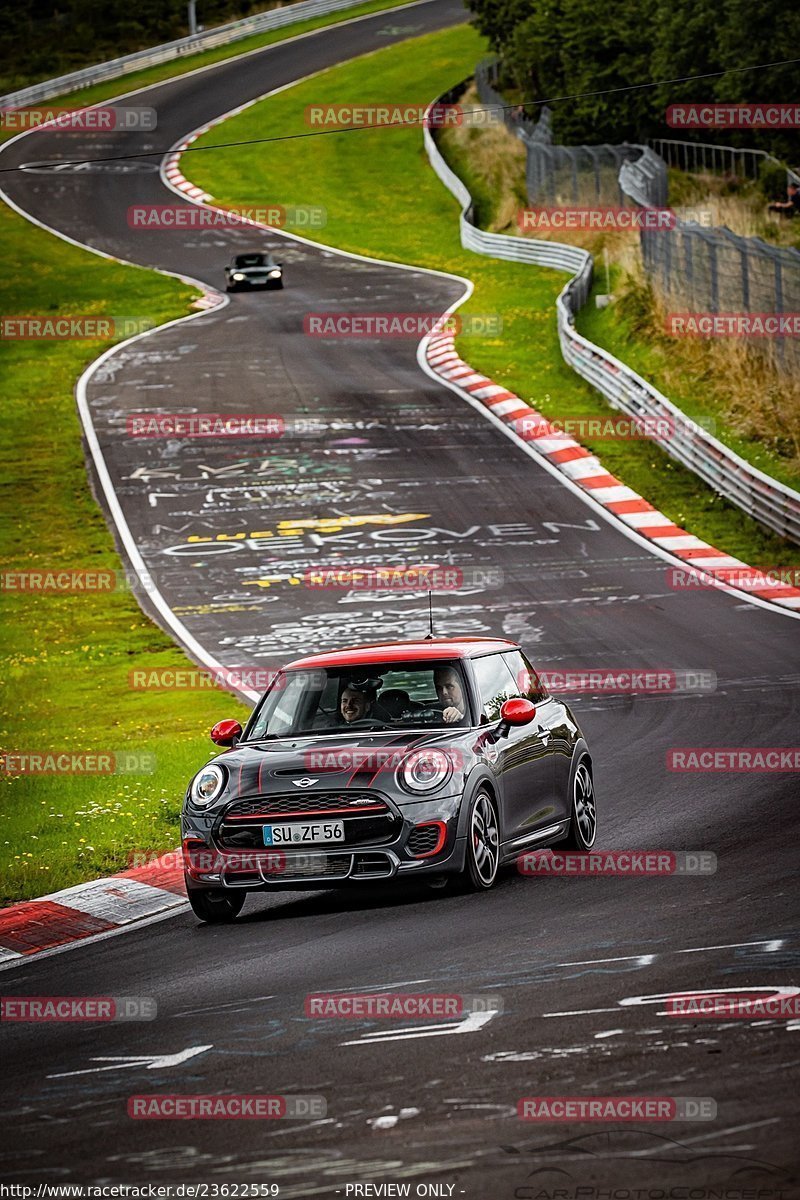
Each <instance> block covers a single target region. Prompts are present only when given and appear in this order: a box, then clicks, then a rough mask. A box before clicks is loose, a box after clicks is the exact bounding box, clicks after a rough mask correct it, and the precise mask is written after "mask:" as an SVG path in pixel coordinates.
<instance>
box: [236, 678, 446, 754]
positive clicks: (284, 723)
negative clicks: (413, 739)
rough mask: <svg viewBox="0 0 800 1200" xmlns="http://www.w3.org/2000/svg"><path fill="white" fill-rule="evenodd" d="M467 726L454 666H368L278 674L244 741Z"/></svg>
mask: <svg viewBox="0 0 800 1200" xmlns="http://www.w3.org/2000/svg"><path fill="white" fill-rule="evenodd" d="M467 724H469V709H468V703H467V688H466V683H465V681H464V676H463V673H462V670H461V666H460V664H459V663H458V662H454V661H451V660H444V659H443V660H442V661H441V662H440V661H435V662H421V663H415V662H409V663H397V662H394V663H374V664H372V663H370V664H367V665H363V666H359V665H354V666H347V667H339V666H337V667H317V668H306V669H298V670H290V671H284V672H281V673H280V674H279V675H278V676H277V678H276V680H275V682H274V683H273V685H272V687H271V688H270V690H269V692H268V693H267V695H266V696H265V697H264V700H263V703H262V704H261V705H260V707H259V708H258V710H257V712H256V714H255V716H254V718H253V721H252V726H251V728H249V729H248V731H247V740H248V741H258V740H260V739H263V738H271V737H294V736H298V735H308V734H315V733H325V732H328V733H347V731H348V730H351V731H353V732H356V731H358V730H362V731H367V732H368V731H370V730H381V729H389V730H391V729H418V728H420V727H428V726H431V727H433V728H437V727H440V728H448V727H452V726H453V725H467Z"/></svg>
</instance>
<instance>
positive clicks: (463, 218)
mask: <svg viewBox="0 0 800 1200" xmlns="http://www.w3.org/2000/svg"><path fill="white" fill-rule="evenodd" d="M463 86H464V85H463V84H460V85H459V86H458V87H456V88H453V89H452V91H450V92H447V93H445V95H443V96H441V97H440V98H439V100H438V101H435V102H434V103H442V104H446V103H450V102H452V101H454V100H455V99H456V97H457V96H459V95H460V94H461V92H462V90H463ZM423 136H424V140H425V151H426V153H427V155H428V159H429V161H430V164H431V166H432V167H433V169H434V171H435V172H436V174H437V175H438V177H439V179H440V180H441V181H442V183H443V184H444V185H445V187H446V188H447V189H448V190H449V191H450V192H452V193H453V195H454V196H455V198H456V199H457V200H458V202H459V204H460V205H461V214H460V217H459V224H460V231H461V244H462V246H464V247H465V248H466V249H467V250H472V251H473V252H474V253H475V254H485V255H488V256H489V257H491V258H502V259H507V260H510V261H511V262H530V263H535V264H536V265H537V266H540V267H554V268H555V269H556V270H560V271H569V272H570V273H571V274H572V279H570V281H569V283H568V284H567V285H566V287H565V288H564V289H563V290H562V291H561V292H560V293H559V296H558V299H557V300H556V316H557V321H558V336H559V342H560V344H561V353H562V354H563V356H564V358H565V360H566V361H567V362H568V363H569V364H570V366H571V367H572V368H573V369H574V370H575V371H577V373H578V374H579V375H580V376H581V377H582V378H583V379H585V380H587V382H588V383H590V384H591V385H592V387H594V388H596V389H597V390H598V391H599V392H601V393H602V395H604V396H605V397H606V399H607V400H608V401H609V402H610V403H611V404H612V406H613V407H614V408H616V409H619V410H621V411H622V412H625V413H627V414H628V415H629V416H633V417H642V418H643V417H647V418H649V419H651V420H652V422H653V425H654V426H655V427H656V428H658V418H662V420H663V419H664V418H667V420H666V421H664V423H663V425H661V427H662V428H665V429H669V431H670V434H669V437H664V438H661V437H658V436H656V437H654V440H655V441H656V442H658V444H659V445H660V446H661V447H662V449H663V450H665V451H666V452H667V454H669V455H670V456H671V457H672V458H674V459H676V460H677V461H678V462H679V463H681V464H682V465H683V466H685V467H688V468H689V470H690V471H693V472H694V473H695V474H696V475H698V476H699V477H700V478H701V479H703V480H704V481H705V482H706V483H707V484H709V486H710V487H712V488H713V489H714V491H715V492H718V493H719V494H720V495H722V496H724V497H725V498H726V499H727V500H730V501H731V503H733V504H735V505H736V506H737V507H738V508H740V509H742V510H743V511H744V512H746V513H748V514H749V515H750V516H752V517H754V518H755V519H756V520H757V521H760V522H761V523H762V524H763V525H766V526H768V528H770V529H772V530H774V531H775V533H778V534H780V535H781V536H782V537H786V538H789V539H790V540H791V541H794V542H797V543H800V494H799V493H798V492H795V491H793V490H792V489H791V488H789V487H786V485H785V484H782V483H780V482H778V480H776V479H773V478H771V477H770V476H769V475H765V474H764V472H763V471H759V470H758V469H757V468H756V467H753V466H751V464H750V463H748V462H745V460H744V459H743V458H740V456H739V455H738V454H735V453H734V452H733V450H730V449H729V448H728V447H727V446H725V445H723V443H722V442H720V441H718V440H717V439H716V438H714V437H712V436H711V434H710V433H708V432H707V431H706V430H704V429H703V428H701V427H700V426H698V425H697V424H696V423H695V422H694V421H691V420H690V419H689V418H688V417H687V416H686V415H685V413H683V412H681V410H680V409H679V408H678V407H677V406H676V405H674V404H673V403H672V402H671V401H670V400H668V399H667V398H666V396H664V395H662V393H661V392H659V391H658V390H657V389H656V388H654V387H653V386H652V384H649V383H648V382H647V381H646V380H645V379H643V378H642V377H641V375H637V373H636V372H635V371H632V370H631V368H630V367H627V366H626V365H625V363H623V362H620V361H619V359H617V358H614V356H613V355H612V354H609V353H608V351H606V350H603V349H601V347H600V346H596V345H595V344H594V343H593V342H590V341H589V339H588V338H585V337H583V336H582V334H580V333H578V331H577V330H576V329H575V314H576V313H577V312H578V311H579V309H580V308H581V307H582V306H583V305H584V304H585V303H586V301H587V299H588V297H589V293H590V291H591V286H592V272H593V267H594V260H593V258H592V255H591V254H590V253H589V252H588V250H583V249H580V248H579V247H576V246H568V245H564V244H563V243H559V242H544V241H537V240H536V239H534V238H523V237H512V236H509V235H508V234H502V233H487V232H486V231H485V230H482V229H478V228H477V227H476V225H475V224H474V222H473V204H472V196H471V195H470V193H469V190H468V189H467V187H466V186H465V184H464V183H463V181H462V180H461V179H459V178H458V176H457V175H456V174H455V172H453V171H452V170H451V169H450V167H449V166H448V165H447V163H446V162H445V160H444V158H443V157H442V155H441V153H440V152H439V148H438V147H437V145H436V141H435V139H434V136H433V134H432V133H431V130H430V129H429V128H427V125H426V127H425V129H424V131H423Z"/></svg>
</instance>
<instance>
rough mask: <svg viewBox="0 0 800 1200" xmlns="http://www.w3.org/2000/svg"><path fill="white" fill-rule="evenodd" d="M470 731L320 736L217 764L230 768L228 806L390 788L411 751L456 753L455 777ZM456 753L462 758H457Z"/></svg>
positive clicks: (257, 745) (252, 746) (259, 747)
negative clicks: (242, 800)
mask: <svg viewBox="0 0 800 1200" xmlns="http://www.w3.org/2000/svg"><path fill="white" fill-rule="evenodd" d="M468 742H469V737H468V731H467V730H463V729H460V730H458V732H457V733H456V732H455V731H448V730H441V729H437V730H432V731H431V732H427V731H424V732H420V731H419V730H406V731H404V732H402V733H398V732H396V731H395V732H391V733H388V732H387V733H380V734H370V735H365V734H364V733H363V731H362V732H361V733H359V734H358V735H357V736H354V737H347V735H346V734H336V735H334V736H331V735H330V734H327V735H325V734H320V735H319V736H318V737H317V736H314V737H303V738H286V739H281V740H279V741H274V742H273V741H269V742H251V743H248V744H247V745H242V746H237V747H236V748H235V749H233V750H230V751H228V753H226V754H221V755H219V756H218V757H217V758H215V759H214V760H213V761H214V762H216V763H219V764H220V765H221V766H223V767H225V769H226V771H227V772H228V785H227V787H226V789H225V792H224V793H223V795H224V797H225V799H226V801H229V800H231V799H234V798H236V797H239V796H258V795H263V794H264V793H266V792H268V793H273V794H274V793H275V792H279V791H282V792H291V793H295V792H297V794H298V795H300V794H302V793H303V792H314V791H329V790H331V789H332V788H333V789H338V788H342V787H346V786H349V787H365V788H366V787H377V788H380V787H381V785H382V782H383V781H385V782H386V783H387V784H388V783H389V781H390V780H391V779H392V778H393V776H394V771H395V769H396V767H397V766H398V765H399V763H400V762H401V761H402V760H403V758H404V757H405V756H406V755H407V754H409V753H410V752H411V751H412V750H417V749H420V748H422V747H427V746H435V747H438V748H440V749H442V750H445V751H447V750H448V749H450V750H452V751H453V752H454V753H453V754H452V758H453V761H454V767H455V768H456V769H455V771H454V773H456V774H457V773H458V769H459V768H460V765H461V764H462V763H463V756H464V749H465V744H468ZM456 751H457V753H455V752H456Z"/></svg>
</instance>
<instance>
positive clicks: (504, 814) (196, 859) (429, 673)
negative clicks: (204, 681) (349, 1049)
mask: <svg viewBox="0 0 800 1200" xmlns="http://www.w3.org/2000/svg"><path fill="white" fill-rule="evenodd" d="M211 738H212V740H213V741H214V742H215V743H216V744H217V745H218V746H225V747H229V749H227V750H226V751H225V752H224V753H222V754H220V755H218V756H217V757H215V758H213V759H212V760H211V761H210V762H209V763H208V764H207V765H206V766H205V767H203V768H202V770H200V771H198V773H197V774H196V775H195V777H194V779H193V780H192V782H191V784H190V785H189V789H188V791H187V793H186V798H185V800H184V804H183V811H182V817H181V832H182V846H183V859H184V870H185V877H186V888H187V892H188V896H189V902H190V904H191V906H192V908H193V909H194V911H195V913H196V914H197V916H199V917H200V918H202V920H204V921H213V922H219V921H230V920H233V918H234V917H235V916H236V915H237V914H238V913H239V912H240V910H241V908H242V905H243V904H244V900H245V896H246V895H247V892H248V891H256V890H259V891H265V890H274V889H279V888H289V889H292V890H295V891H297V890H306V889H308V888H312V887H331V886H338V885H339V884H344V883H354V882H364V881H374V880H381V879H393V878H395V877H397V878H400V879H403V878H405V879H413V878H417V877H419V878H426V879H427V880H428V881H429V882H431V883H436V884H441V883H443V882H446V881H447V879H448V877H450V878H455V879H456V880H458V881H460V882H461V883H462V884H463V885H465V886H466V887H468V888H470V889H473V890H476V891H480V890H484V889H487V888H490V887H491V886H492V885H493V883H494V882H495V880H496V878H497V872H498V868H499V867H500V866H501V864H503V863H505V862H509V861H511V860H513V859H515V858H516V857H517V856H518V855H519V854H520V853H521V852H523V851H525V850H531V849H539V848H541V847H544V846H554V845H559V846H561V847H563V848H569V849H573V850H579V851H583V850H588V849H589V848H590V847H591V846H592V844H593V843H594V840H595V834H596V815H595V799H594V786H593V782H592V761H591V756H590V754H589V749H588V747H587V745H586V742H585V741H584V738H583V735H582V734H581V731H580V729H579V728H578V725H577V722H576V721H575V718H574V717H573V716H572V713H571V712H570V710H569V709H568V708H567V706H566V705H565V704H564V703H563V702H562V701H561V700H559V699H557V698H556V697H554V696H549V695H548V694H547V692H546V691H545V689H544V687H543V686H542V685H541V683H540V682H539V679H538V677H537V675H536V672H535V671H534V669H533V667H532V666H531V665H530V663H529V662H528V660H527V658H526V657H525V655H524V654H523V653H522V651H521V650H520V648H519V646H517V645H515V644H514V643H513V642H507V641H501V640H499V639H494V638H460V639H458V640H427V641H421V642H387V643H384V644H378V645H370V646H359V647H356V648H354V649H351V650H342V651H337V652H335V653H328V654H315V655H312V656H310V657H308V658H302V659H298V660H297V661H295V662H293V663H290V664H289V665H288V666H287V667H285V668H284V669H283V670H282V671H280V672H279V673H278V674H277V675H276V678H275V680H274V682H273V683H272V686H271V687H270V688H269V690H268V691H267V692H266V693H265V694H264V696H263V697H262V699H261V700H260V702H259V703H258V705H257V706H256V708H255V710H254V711H253V713H252V715H251V717H250V719H249V721H248V722H247V726H246V728H245V729H244V731H242V727H241V725H240V724H239V723H238V721H221V722H220V723H219V724H218V725H215V726H214V728H213V729H212V731H211Z"/></svg>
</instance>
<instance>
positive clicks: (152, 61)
mask: <svg viewBox="0 0 800 1200" xmlns="http://www.w3.org/2000/svg"><path fill="white" fill-rule="evenodd" d="M363 2H364V0H297V3H294V4H289V5H287V6H286V7H285V8H275V9H271V10H270V11H269V12H260V13H254V14H253V16H252V17H244V18H242V20H241V21H231V22H230V23H229V24H227V25H218V26H217V27H216V28H215V29H208V30H206V31H204V32H203V33H196V34H194V35H192V36H191V37H183V38H177V39H176V40H175V41H174V42H164V43H163V44H162V45H161V46H153V47H152V48H151V49H149V50H137V51H136V53H135V54H126V55H124V56H123V57H121V58H112V59H110V60H109V61H108V62H104V63H97V64H96V65H95V66H93V67H84V68H82V70H80V71H72V72H71V73H70V74H69V75H59V76H58V77H57V78H55V79H46V80H44V81H43V82H42V83H34V84H32V85H31V86H30V87H25V88H21V89H20V90H19V91H17V92H10V93H9V94H8V95H7V96H0V105H4V106H6V107H18V106H21V105H26V104H38V103H39V102H40V101H42V100H51V99H52V98H53V97H54V96H65V95H67V94H68V93H69V92H77V91H79V90H80V88H84V87H89V86H90V85H91V84H94V83H102V82H103V81H104V80H106V79H117V78H118V77H119V76H121V75H129V74H130V73H131V72H132V71H141V70H143V69H144V68H145V67H154V66H157V65H158V64H159V63H164V62H170V61H171V60H172V59H175V58H184V57H185V56H186V55H187V54H197V53H198V52H199V51H201V50H213V49H214V48H215V47H216V46H225V45H227V44H228V43H229V42H238V41H240V40H241V39H242V38H246V37H250V36H251V35H252V34H255V33H263V32H265V31H266V30H269V29H280V28H281V27H282V26H284V25H293V24H296V22H298V21H307V20H308V19H309V18H310V17H319V16H324V15H325V14H326V13H332V12H339V11H340V10H341V9H347V8H355V7H356V6H357V5H358V4H363Z"/></svg>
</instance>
